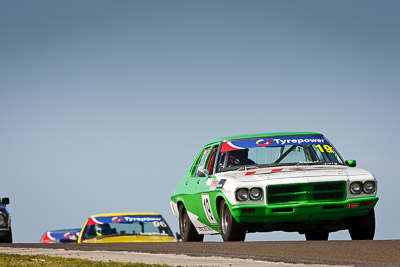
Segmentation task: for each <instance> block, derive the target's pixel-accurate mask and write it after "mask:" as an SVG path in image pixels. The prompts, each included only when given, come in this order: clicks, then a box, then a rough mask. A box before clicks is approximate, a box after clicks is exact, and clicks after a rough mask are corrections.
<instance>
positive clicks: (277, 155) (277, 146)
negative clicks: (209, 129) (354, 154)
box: [217, 136, 344, 172]
mask: <svg viewBox="0 0 400 267" xmlns="http://www.w3.org/2000/svg"><path fill="white" fill-rule="evenodd" d="M338 164H340V165H343V164H344V163H343V160H342V159H341V157H340V156H339V154H338V153H337V152H336V150H335V149H334V148H333V147H332V146H331V144H330V143H329V142H328V141H327V140H326V139H325V138H324V137H323V136H286V137H268V138H252V139H242V140H236V141H225V142H223V143H222V147H221V151H220V154H219V160H218V170H217V172H223V171H232V170H238V169H243V168H259V167H269V166H271V167H272V166H283V165H338Z"/></svg>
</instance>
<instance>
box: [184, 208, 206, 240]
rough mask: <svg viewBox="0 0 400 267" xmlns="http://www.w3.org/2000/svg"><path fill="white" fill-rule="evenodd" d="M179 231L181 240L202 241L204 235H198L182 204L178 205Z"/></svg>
mask: <svg viewBox="0 0 400 267" xmlns="http://www.w3.org/2000/svg"><path fill="white" fill-rule="evenodd" d="M179 231H180V234H181V238H182V242H193V241H198V242H202V241H203V239H204V235H199V234H198V233H197V230H196V228H195V227H194V225H193V224H192V222H191V221H190V219H189V215H188V213H187V211H186V209H185V206H183V204H181V205H179Z"/></svg>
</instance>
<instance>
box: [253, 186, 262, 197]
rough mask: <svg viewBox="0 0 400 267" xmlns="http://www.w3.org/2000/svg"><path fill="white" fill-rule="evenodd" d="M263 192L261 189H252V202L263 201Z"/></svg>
mask: <svg viewBox="0 0 400 267" xmlns="http://www.w3.org/2000/svg"><path fill="white" fill-rule="evenodd" d="M262 196H263V191H262V190H261V188H259V187H253V188H252V189H250V199H251V200H260V199H262Z"/></svg>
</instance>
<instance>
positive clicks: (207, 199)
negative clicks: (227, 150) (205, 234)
mask: <svg viewBox="0 0 400 267" xmlns="http://www.w3.org/2000/svg"><path fill="white" fill-rule="evenodd" d="M218 148H219V144H214V145H213V146H211V148H210V152H209V155H208V157H207V161H206V164H205V165H204V168H205V169H206V170H207V173H208V175H206V176H202V175H201V176H200V175H198V174H201V172H200V173H197V175H196V177H194V178H195V180H196V184H195V191H196V202H197V203H200V205H197V215H198V216H199V219H198V220H199V221H200V222H201V223H203V224H205V225H208V226H213V225H218V221H217V219H216V218H217V217H216V215H217V213H216V208H215V199H214V197H215V194H211V191H210V189H213V188H214V189H215V187H216V185H217V183H218V181H217V179H216V177H215V176H214V171H215V170H214V168H215V161H216V158H217V153H218Z"/></svg>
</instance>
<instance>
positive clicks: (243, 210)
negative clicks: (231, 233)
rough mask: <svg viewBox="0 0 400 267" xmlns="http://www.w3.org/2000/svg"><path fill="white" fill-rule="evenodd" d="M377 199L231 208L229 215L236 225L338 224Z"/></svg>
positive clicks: (359, 214)
mask: <svg viewBox="0 0 400 267" xmlns="http://www.w3.org/2000/svg"><path fill="white" fill-rule="evenodd" d="M378 199H379V198H377V197H369V198H361V199H348V200H345V201H338V202H312V203H308V202H300V203H296V204H285V205H254V206H251V205H250V206H248V205H246V206H243V205H235V206H232V207H231V212H232V216H233V217H234V218H235V219H236V221H237V222H239V223H250V224H251V223H255V224H264V225H265V226H266V227H267V226H270V227H273V226H274V225H275V224H279V223H285V222H287V223H299V224H301V223H305V222H318V221H321V222H323V221H341V220H344V219H346V218H349V217H355V216H363V215H365V214H367V213H368V212H369V211H370V210H371V209H372V208H374V207H375V205H376V203H377V202H378Z"/></svg>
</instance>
